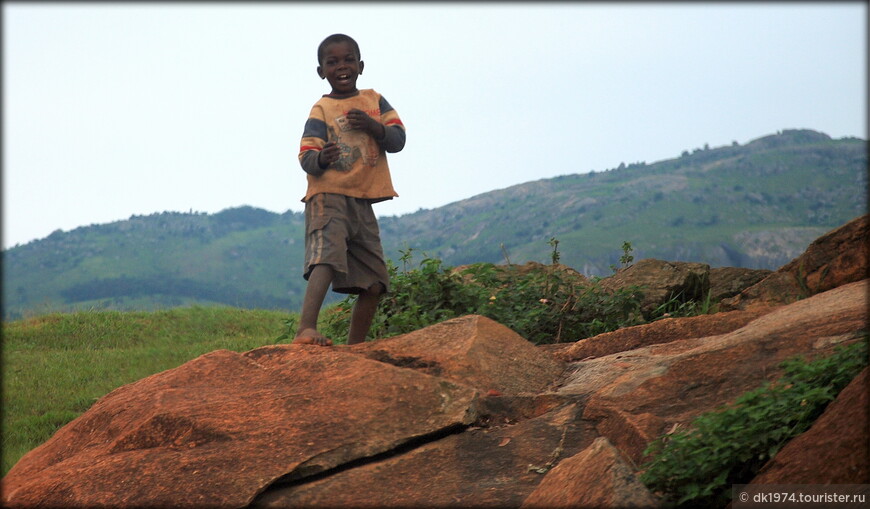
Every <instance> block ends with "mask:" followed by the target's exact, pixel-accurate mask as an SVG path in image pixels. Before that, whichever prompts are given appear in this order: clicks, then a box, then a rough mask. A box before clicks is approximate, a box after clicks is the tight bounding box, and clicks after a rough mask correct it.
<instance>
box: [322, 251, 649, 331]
mask: <svg viewBox="0 0 870 509" xmlns="http://www.w3.org/2000/svg"><path fill="white" fill-rule="evenodd" d="M550 245H552V246H553V254H552V258H553V264H552V265H548V266H544V268H543V269H539V270H520V268H519V267H517V266H515V265H507V266H504V267H500V266H496V265H494V264H491V263H478V264H474V265H470V266H467V267H465V268H462V269H454V268H451V267H444V266H443V264H442V262H441V260H439V259H437V258H432V257H429V256H424V258H423V260H422V261H421V262H420V263H419V264H418V265H417V266H416V267H414V268H410V269H409V267H410V266H412V264H413V263H412V262H413V249H410V248H409V249H407V250H404V251H401V253H402V257H401V262H402V265H403V269H402V270H401V271H399V270H398V268H397V267H396V266H395V265H394V264H393V263H392V262H389V263H388V269H389V271H390V279H391V282H390V286H391V288H390V292H389V293H388V294H387V295H385V296H384V298H383V299H382V300H381V302H380V304H379V306H378V310H377V313H376V314H375V318H374V321H373V324H372V327H371V330H370V331H369V337H377V338H385V337H390V336H395V335H398V334H404V333H407V332H411V331H414V330H418V329H421V328H423V327H426V326H429V325H432V324H435V323H438V322H441V321H444V320H448V319H451V318H456V317H458V316H462V315H467V314H480V315H483V316H486V317H488V318H492V319H493V320H495V321H498V322H499V323H501V324H503V325H505V326H507V327H510V328H511V329H513V330H514V331H515V332H517V333H518V334H520V335H521V336H523V337H524V338H526V339H528V340H529V341H532V342H533V343H536V344H537V343H550V342H560V341H576V340H579V339H582V338H586V337H590V336H594V335H596V334H600V333H602V332H607V331H611V330H615V329H618V328H620V327H624V326H626V325H635V324H637V323H640V321H641V320H642V318H641V315H640V311H639V309H640V296H641V295H640V292H639V289H638V288H636V287H631V288H626V289H622V290H619V291H617V292H614V293H608V292H606V291H604V290H603V289H602V288H601V287H600V285H598V283H597V282H596V281H588V280H586V278H583V277H582V276H579V275H577V274H576V273H573V272H571V271H569V270H565V268H564V267H563V266H561V265H559V264H558V260H559V253H558V250H557V249H556V248H557V246H558V242H557V241H556V240H555V239H551V241H550ZM355 300H356V297H355V296H349V297H348V298H346V299H344V300H343V301H341V302H339V303H338V304H336V305H335V306H333V307H331V308H328V309H327V310H325V312H324V314H323V319H322V321H321V324H320V328H321V330H322V331H323V332H324V334H326V335H327V336H329V337H331V338H333V339H335V338H346V337H347V330H348V327H349V321H350V314H351V310H352V308H353V304H354V301H355ZM339 341H341V339H339Z"/></svg>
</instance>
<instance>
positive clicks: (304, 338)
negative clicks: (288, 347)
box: [293, 329, 332, 346]
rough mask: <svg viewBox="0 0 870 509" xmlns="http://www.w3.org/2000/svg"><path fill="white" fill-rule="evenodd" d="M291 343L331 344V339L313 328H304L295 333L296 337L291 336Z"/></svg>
mask: <svg viewBox="0 0 870 509" xmlns="http://www.w3.org/2000/svg"><path fill="white" fill-rule="evenodd" d="M293 344H296V345H317V346H332V340H331V339H329V338H327V337H326V336H324V335H323V334H321V333H319V332H317V331H316V330H314V329H305V330H304V331H300V332H298V333H297V334H296V337H295V338H293Z"/></svg>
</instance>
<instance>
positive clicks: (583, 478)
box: [522, 438, 659, 509]
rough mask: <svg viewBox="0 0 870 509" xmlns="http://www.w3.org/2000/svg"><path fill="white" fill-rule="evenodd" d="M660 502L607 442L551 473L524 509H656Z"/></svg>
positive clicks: (594, 445)
mask: <svg viewBox="0 0 870 509" xmlns="http://www.w3.org/2000/svg"><path fill="white" fill-rule="evenodd" d="M658 505H659V504H658V500H657V499H656V497H655V496H653V495H652V493H650V492H649V490H647V488H646V486H644V485H643V483H641V482H640V481H639V480H638V479H637V477H636V476H635V471H634V468H632V467H631V466H630V465H629V464H628V463H627V462H626V461H625V460H624V459H623V457H622V454H620V452H619V451H618V450H617V449H616V448H615V447H613V445H612V444H611V443H610V442H609V441H608V440H607V439H606V438H598V439H596V440H595V441H594V442H593V443H592V445H590V446H589V447H588V448H586V449H585V450H584V451H583V452H581V453H579V454H577V455H575V456H573V457H570V458H568V459H566V460H564V461H562V462H561V463H559V464H558V465H556V467H555V468H553V470H551V471H550V472H549V473H548V474H547V476H546V477H545V478H544V480H543V481H541V484H540V485H538V487H537V488H536V489H535V491H534V492H533V493H532V494H531V495H530V496H529V497H528V498H527V499H526V500H525V502H524V503H523V505H522V507H523V508H526V509H537V508H542V509H544V508H546V509H549V508H557V507H564V508H576V507H625V508H628V507H657V506H658Z"/></svg>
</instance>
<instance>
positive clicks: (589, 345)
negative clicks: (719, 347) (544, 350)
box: [554, 309, 770, 362]
mask: <svg viewBox="0 0 870 509" xmlns="http://www.w3.org/2000/svg"><path fill="white" fill-rule="evenodd" d="M768 311H770V309H763V310H762V309H755V310H752V311H730V312H727V313H716V314H713V315H700V316H690V317H682V318H663V319H661V320H657V321H655V322H652V323H647V324H643V325H636V326H634V327H625V328H623V329H618V330H615V331H612V332H605V333H604V334H599V335H597V336H593V337H591V338H587V339H581V340H580V341H577V342H576V343H573V344H572V345H570V346H566V347H563V348H562V349H560V350H558V351H555V352H554V355H556V357H557V358H559V359H562V360H563V361H566V362H572V361H578V360H583V359H588V358H592V357H603V356H605V355H610V354H613V353H618V352H626V351H628V350H634V349H635V348H640V347H642V346H648V345H655V344H660V343H670V342H671V341H677V340H681V339H691V338H701V337H706V336H717V335H719V334H725V333H726V332H731V331H733V330H736V329H739V328H740V327H743V326H744V325H746V324H747V323H749V322H750V321H751V320H753V319H755V318H758V317H759V316H761V315H762V314H764V313H766V312H768Z"/></svg>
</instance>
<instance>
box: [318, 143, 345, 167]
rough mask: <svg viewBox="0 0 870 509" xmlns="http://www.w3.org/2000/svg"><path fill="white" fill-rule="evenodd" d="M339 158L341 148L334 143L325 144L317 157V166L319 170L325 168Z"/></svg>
mask: <svg viewBox="0 0 870 509" xmlns="http://www.w3.org/2000/svg"><path fill="white" fill-rule="evenodd" d="M340 158H341V147H339V146H338V143H336V142H334V141H330V142H327V143H326V145H324V146H323V148H322V149H321V150H320V154H318V155H317V164H319V165H320V167H321V168H326V167H327V166H329V165H330V164H332V163H334V162H336V161H338V160H339V159H340Z"/></svg>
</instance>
